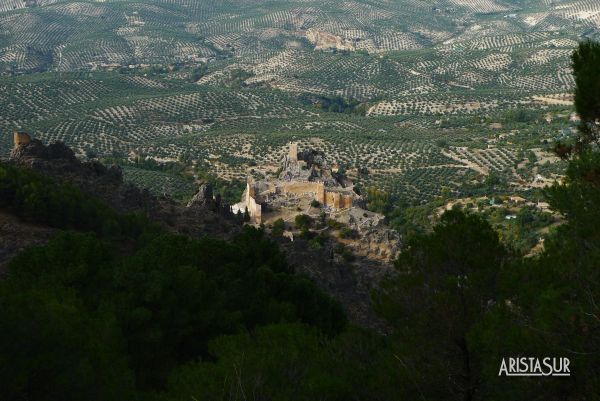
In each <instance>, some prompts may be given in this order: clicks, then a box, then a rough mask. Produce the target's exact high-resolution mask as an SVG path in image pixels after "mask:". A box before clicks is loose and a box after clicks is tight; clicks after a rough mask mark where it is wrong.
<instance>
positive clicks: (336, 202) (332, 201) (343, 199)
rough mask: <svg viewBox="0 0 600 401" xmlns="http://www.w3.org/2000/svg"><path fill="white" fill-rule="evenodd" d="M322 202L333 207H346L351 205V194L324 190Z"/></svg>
mask: <svg viewBox="0 0 600 401" xmlns="http://www.w3.org/2000/svg"><path fill="white" fill-rule="evenodd" d="M324 204H325V205H327V206H331V207H332V208H334V209H347V208H350V207H352V195H345V194H342V193H339V192H330V191H326V192H325V202H324Z"/></svg>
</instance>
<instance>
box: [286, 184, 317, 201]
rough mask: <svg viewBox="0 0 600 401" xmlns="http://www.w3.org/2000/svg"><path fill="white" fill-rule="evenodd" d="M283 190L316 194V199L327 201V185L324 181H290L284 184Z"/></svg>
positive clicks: (289, 192) (295, 193)
mask: <svg viewBox="0 0 600 401" xmlns="http://www.w3.org/2000/svg"><path fill="white" fill-rule="evenodd" d="M282 189H283V192H284V193H288V194H294V195H306V194H314V196H315V199H316V200H318V201H319V202H321V203H325V185H324V184H323V183H322V182H288V183H285V184H283V187H282Z"/></svg>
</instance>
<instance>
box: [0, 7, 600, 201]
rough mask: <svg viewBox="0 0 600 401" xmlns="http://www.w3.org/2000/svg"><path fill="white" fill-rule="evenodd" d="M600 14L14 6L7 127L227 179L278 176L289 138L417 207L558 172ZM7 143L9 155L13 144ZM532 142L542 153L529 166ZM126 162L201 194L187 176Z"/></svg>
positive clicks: (8, 31) (6, 48)
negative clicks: (553, 155)
mask: <svg viewBox="0 0 600 401" xmlns="http://www.w3.org/2000/svg"><path fill="white" fill-rule="evenodd" d="M598 11H599V10H598V5H597V4H596V3H595V2H593V1H583V0H579V1H571V0H560V1H552V2H547V1H507V0H506V1H502V0H473V1H462V0H461V1H445V0H444V1H441V0H439V1H438V0H431V1H426V2H423V1H411V0H402V1H397V2H387V1H359V0H353V1H344V2H342V1H338V0H328V1H326V2H324V3H323V2H317V3H314V2H310V1H309V2H307V1H278V2H265V1H252V2H247V1H224V2H216V3H215V2H202V1H191V2H186V1H180V0H177V1H161V0H152V1H143V2H141V1H133V2H132V1H102V2H99V1H98V2H95V1H79V2H78V1H71V0H69V1H60V2H12V3H10V4H9V3H7V4H6V7H5V9H4V10H3V11H2V12H0V25H1V26H3V27H5V29H4V31H3V33H2V36H1V37H0V55H1V57H0V67H1V66H3V69H2V71H3V77H2V78H0V87H1V88H2V89H3V90H2V91H1V94H0V111H1V112H2V113H1V114H2V118H1V119H0V128H1V129H2V131H3V132H7V133H8V132H12V131H13V130H15V129H21V130H26V131H29V132H33V133H34V134H35V136H36V137H38V138H41V139H43V140H44V141H47V142H52V141H56V140H61V141H64V142H65V143H67V144H68V145H69V146H71V147H72V148H73V149H74V150H75V152H76V153H77V154H80V155H84V154H94V155H98V156H101V157H112V158H120V159H122V160H126V159H127V158H129V157H130V156H131V152H135V153H136V154H139V155H142V156H143V157H149V158H154V159H156V160H161V161H176V160H184V161H186V162H187V163H190V164H192V163H196V165H198V166H205V167H203V168H206V169H207V170H210V172H211V174H214V175H218V176H219V177H220V178H222V179H224V180H244V179H245V177H246V176H247V175H248V174H254V173H253V172H252V170H253V167H254V166H259V167H260V168H261V169H262V170H265V169H269V168H271V167H272V166H273V165H275V164H276V163H277V162H278V161H279V159H280V157H281V155H282V154H283V152H285V145H286V144H287V142H289V141H290V140H291V139H295V140H299V141H301V142H303V143H304V145H305V146H307V147H308V146H311V147H318V148H320V150H323V151H326V152H327V153H328V154H330V155H332V156H334V157H336V159H337V160H338V162H339V163H340V164H343V165H344V166H345V167H346V168H347V169H348V170H349V171H350V172H352V173H353V174H355V175H356V176H357V177H356V178H357V179H358V180H359V181H361V182H362V183H363V184H364V185H365V186H376V187H378V188H381V189H385V190H387V191H389V192H392V193H394V194H395V195H397V196H400V197H402V199H403V201H405V202H408V203H410V204H422V203H427V202H431V201H432V200H433V199H435V197H437V196H439V195H440V194H441V187H447V188H449V190H450V191H451V192H452V193H453V195H454V196H456V197H464V196H472V195H476V194H475V193H473V189H472V188H471V187H473V186H477V185H479V184H481V183H482V182H483V181H484V180H485V178H486V177H487V176H489V175H490V174H493V175H497V176H501V177H502V182H503V184H502V190H504V191H506V192H515V191H516V192H523V193H527V192H530V191H531V190H535V188H536V185H537V182H536V181H535V178H536V176H537V174H540V175H541V176H542V177H543V179H544V180H548V181H552V180H553V179H554V178H555V177H556V175H560V174H561V173H562V172H563V169H564V165H560V164H558V165H557V164H555V163H554V161H552V159H549V158H548V157H547V155H548V153H547V151H548V150H550V149H551V147H552V143H554V141H556V140H558V139H560V138H562V137H564V136H568V135H571V133H572V132H571V131H572V129H573V127H574V126H575V125H576V121H572V120H573V116H572V112H573V108H572V98H571V96H570V95H569V94H570V93H571V91H572V88H573V79H572V76H571V70H570V66H569V55H570V54H571V53H572V51H573V50H574V48H575V47H576V45H577V42H578V41H579V40H580V39H581V38H583V37H595V35H596V34H597V29H598V15H599V14H598ZM338 44H339V49H338ZM324 104H325V105H328V106H327V107H323V105H324ZM332 104H337V105H338V106H336V107H334V108H332V107H330V106H331V105H332ZM58 105H60V107H58ZM516 109H518V110H516ZM335 110H337V111H342V112H335ZM531 122H538V123H542V124H536V129H535V130H533V129H532V128H531V124H530V123H531ZM0 144H1V145H2V148H1V150H0V153H3V154H5V155H6V154H7V153H8V151H9V149H10V139H9V138H8V137H4V136H3V137H2V138H0ZM440 144H443V146H438V145H440ZM446 148H447V149H446ZM529 151H534V152H538V154H540V155H541V156H540V157H539V159H540V160H544V162H543V163H540V168H539V170H540V171H538V172H537V173H535V174H533V175H532V174H530V171H529V169H526V168H523V163H524V162H526V161H527V154H528V153H529ZM545 160H551V163H550V165H546V164H545ZM542 164H543V166H542ZM359 169H362V171H363V173H362V174H359V171H358V170H359ZM124 172H125V175H126V178H127V179H130V180H132V181H134V182H135V183H137V184H138V185H142V186H153V187H154V189H155V190H157V191H160V190H161V189H162V188H166V189H167V190H168V191H169V192H178V193H181V194H183V193H187V194H188V196H191V193H189V192H190V189H189V186H188V185H186V183H185V182H184V181H181V180H179V179H178V177H173V176H166V175H160V174H157V173H156V172H147V171H144V170H143V169H142V170H139V169H124ZM364 172H366V173H368V174H364ZM255 178H260V177H255Z"/></svg>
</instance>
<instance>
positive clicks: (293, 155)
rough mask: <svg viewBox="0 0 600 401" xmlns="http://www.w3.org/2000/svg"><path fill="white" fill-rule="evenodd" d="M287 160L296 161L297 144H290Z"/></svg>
mask: <svg viewBox="0 0 600 401" xmlns="http://www.w3.org/2000/svg"><path fill="white" fill-rule="evenodd" d="M288 158H289V160H291V161H295V162H297V161H298V143H296V142H292V143H290V150H289V152H288Z"/></svg>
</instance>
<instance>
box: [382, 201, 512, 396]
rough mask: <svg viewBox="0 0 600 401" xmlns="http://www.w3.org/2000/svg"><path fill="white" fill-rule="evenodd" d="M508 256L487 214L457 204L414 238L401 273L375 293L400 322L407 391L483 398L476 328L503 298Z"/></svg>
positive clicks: (398, 340) (390, 317) (386, 313)
mask: <svg viewBox="0 0 600 401" xmlns="http://www.w3.org/2000/svg"><path fill="white" fill-rule="evenodd" d="M508 257H509V255H508V253H507V251H506V250H505V249H504V248H503V247H502V245H501V244H500V242H499V240H498V236H497V234H496V233H495V232H494V230H493V229H492V228H491V227H490V225H489V224H488V223H487V222H485V221H483V220H482V219H481V218H479V217H478V216H475V215H470V214H465V213H463V212H461V211H455V210H452V211H448V212H446V213H445V214H444V215H443V216H442V217H441V220H440V223H439V224H438V225H437V226H436V227H435V228H434V230H433V233H431V234H429V235H417V236H415V237H413V238H412V239H411V240H410V241H409V244H408V249H407V251H406V252H404V253H403V254H402V255H401V256H400V258H399V260H398V262H397V265H396V266H397V269H398V274H397V276H396V277H395V278H392V279H390V280H388V281H387V282H385V283H384V285H383V287H382V290H381V291H380V292H379V293H377V294H375V297H374V298H375V301H376V307H377V309H378V311H379V312H380V313H381V315H382V316H383V317H384V318H385V319H386V320H387V322H388V323H389V324H390V325H391V326H392V327H393V329H394V338H395V341H394V343H395V346H394V351H393V352H394V356H395V357H396V358H397V360H398V361H399V362H400V363H401V367H402V373H403V377H402V379H401V380H402V382H403V384H404V388H405V391H407V392H406V393H405V394H404V396H405V397H407V398H412V399H414V398H415V394H420V396H421V397H422V398H424V399H452V400H474V399H478V395H479V393H480V391H481V385H482V378H481V374H480V358H481V354H480V353H479V352H478V350H477V348H476V347H474V346H473V344H472V342H471V340H470V335H471V333H472V331H473V330H474V328H475V327H476V326H477V325H478V324H479V322H480V321H481V320H482V319H483V317H484V316H485V315H486V314H487V313H488V311H489V309H490V308H491V307H492V306H493V305H494V304H495V302H497V291H496V285H497V278H498V275H499V274H500V272H501V270H502V269H503V267H504V265H505V264H506V262H507V260H508Z"/></svg>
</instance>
